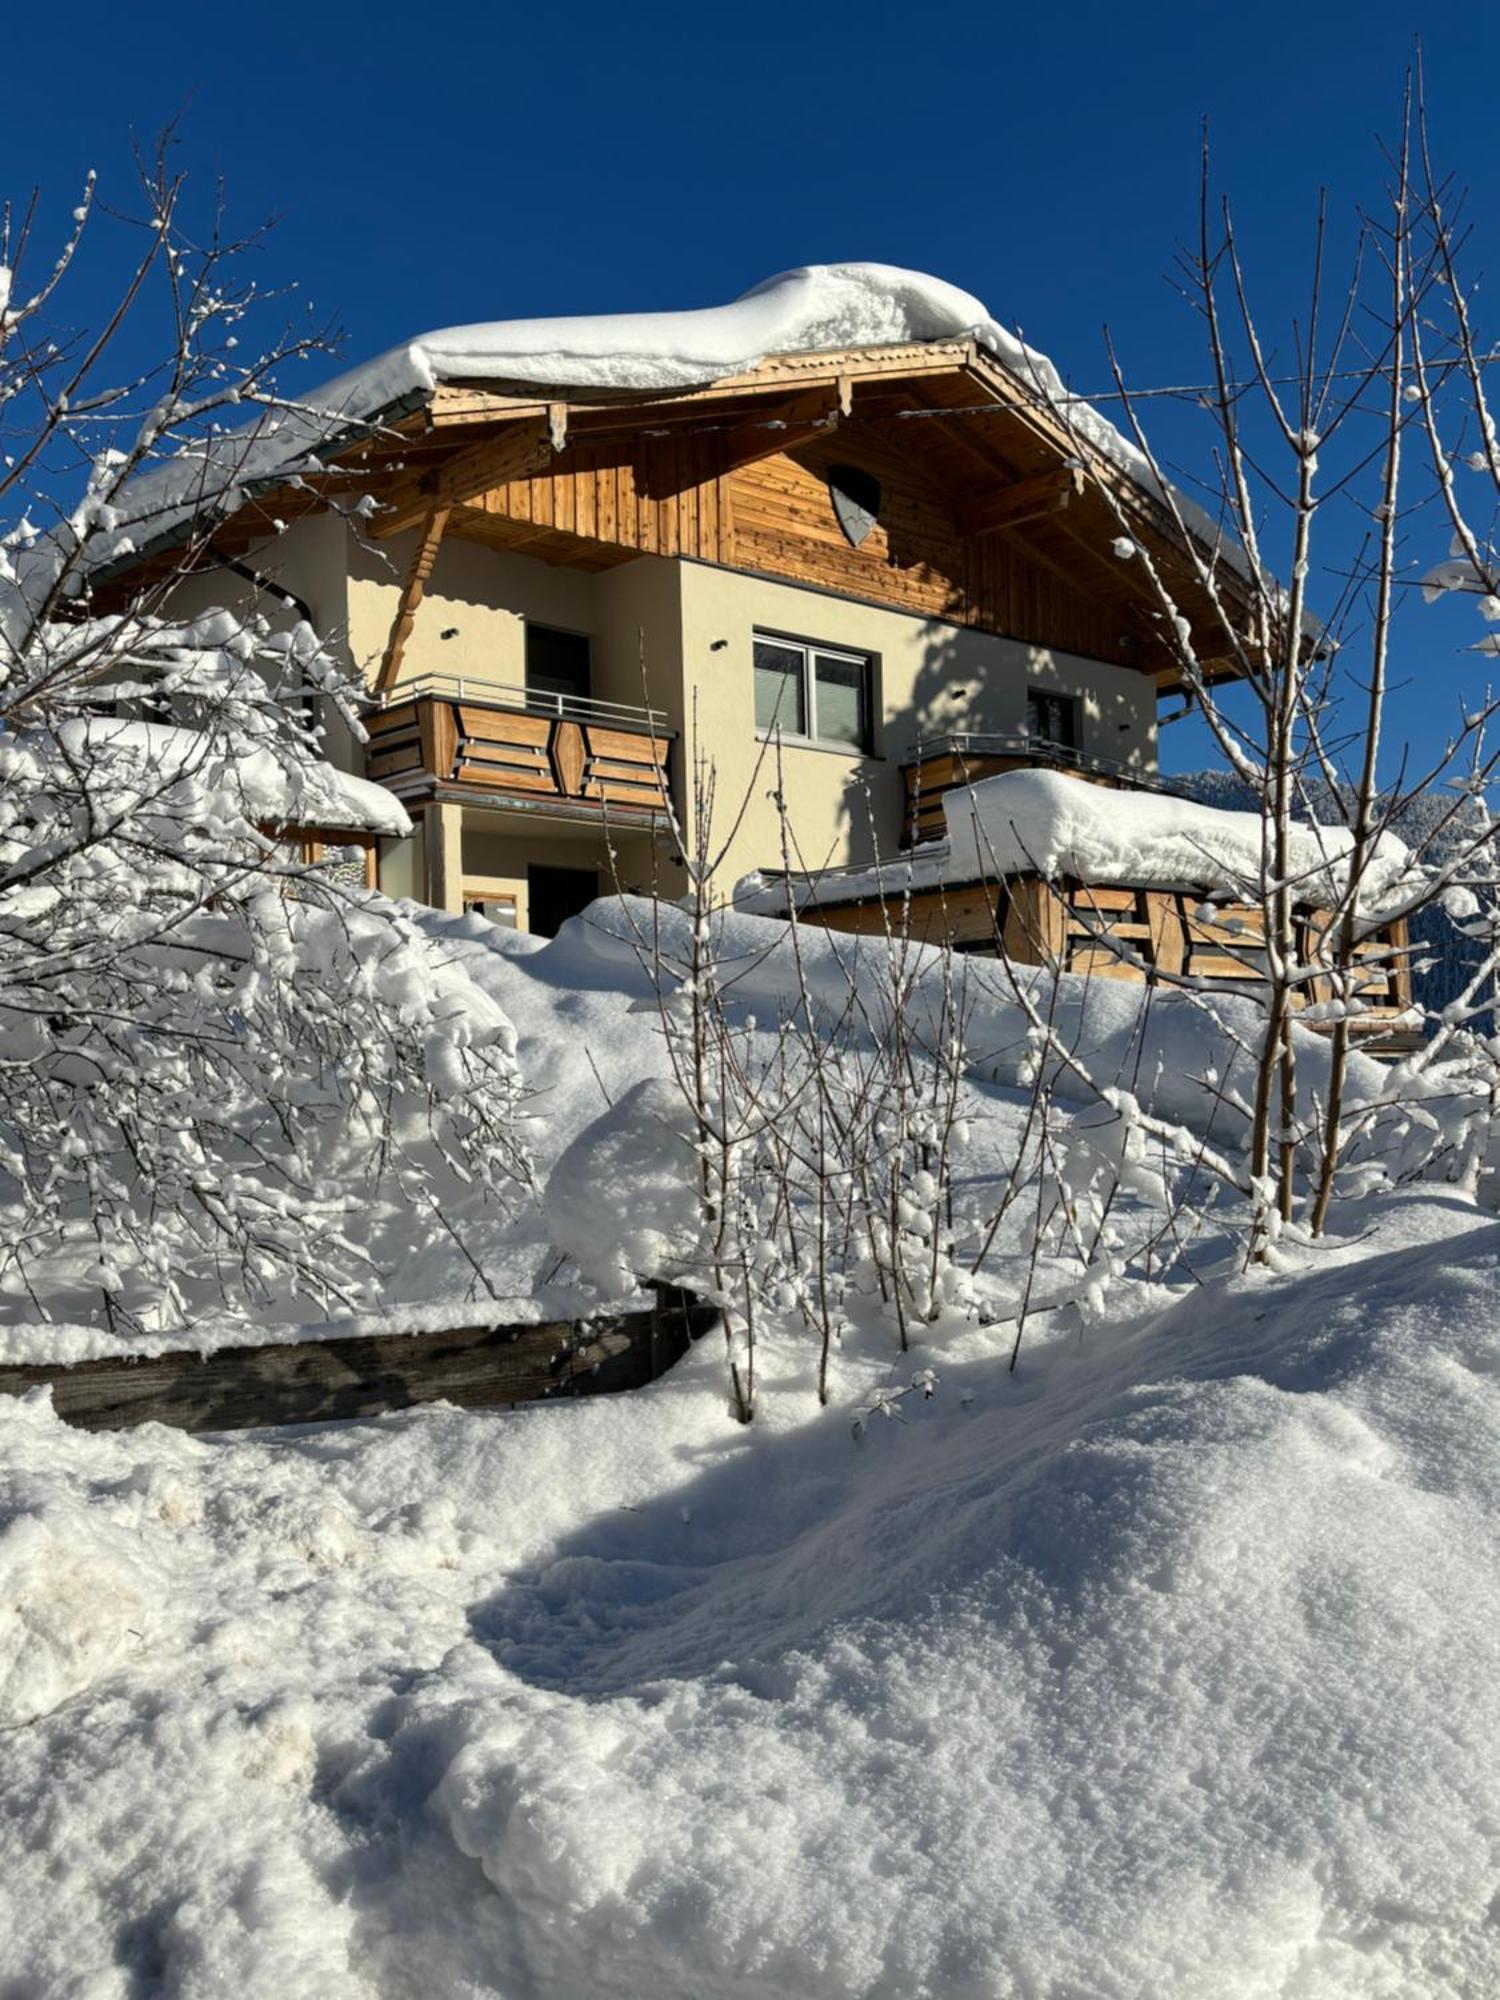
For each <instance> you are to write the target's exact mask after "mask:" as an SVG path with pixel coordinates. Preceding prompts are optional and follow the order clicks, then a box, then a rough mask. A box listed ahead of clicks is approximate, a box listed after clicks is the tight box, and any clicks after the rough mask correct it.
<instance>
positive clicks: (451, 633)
mask: <svg viewBox="0 0 1500 2000" xmlns="http://www.w3.org/2000/svg"><path fill="white" fill-rule="evenodd" d="M438 637H439V638H440V639H456V638H457V637H458V627H457V626H456V625H449V626H448V627H446V629H445V630H443V631H441V632H439V634H438Z"/></svg>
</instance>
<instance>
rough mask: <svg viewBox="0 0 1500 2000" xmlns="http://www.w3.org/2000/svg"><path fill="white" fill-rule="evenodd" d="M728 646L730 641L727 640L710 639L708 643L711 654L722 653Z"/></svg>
mask: <svg viewBox="0 0 1500 2000" xmlns="http://www.w3.org/2000/svg"><path fill="white" fill-rule="evenodd" d="M728 644H729V641H728V640H727V639H710V640H709V642H708V650H709V651H710V652H711V653H722V652H723V650H724V648H725V647H726V646H727V645H728Z"/></svg>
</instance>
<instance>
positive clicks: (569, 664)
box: [526, 619, 590, 707]
mask: <svg viewBox="0 0 1500 2000" xmlns="http://www.w3.org/2000/svg"><path fill="white" fill-rule="evenodd" d="M526 692H527V693H528V694H536V695H541V696H542V697H543V699H544V701H545V702H546V704H547V706H548V707H551V706H552V705H553V704H554V703H555V702H556V701H557V699H558V697H561V698H562V699H563V700H565V701H587V700H588V698H589V692H590V676H589V642H588V639H587V637H586V636H585V634H584V633H582V632H559V631H556V630H555V629H554V628H553V627H552V626H550V625H533V624H532V623H531V621H530V620H529V619H528V620H527V623H526Z"/></svg>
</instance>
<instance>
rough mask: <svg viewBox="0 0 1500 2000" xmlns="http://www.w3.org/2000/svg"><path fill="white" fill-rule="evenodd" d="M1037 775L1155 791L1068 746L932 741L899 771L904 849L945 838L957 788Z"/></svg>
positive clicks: (1026, 739) (1136, 776) (1132, 774)
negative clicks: (1003, 776)
mask: <svg viewBox="0 0 1500 2000" xmlns="http://www.w3.org/2000/svg"><path fill="white" fill-rule="evenodd" d="M1037 769H1041V770H1054V771H1066V772H1067V773H1068V775H1069V776H1070V777H1073V778H1082V779H1083V780H1084V781H1085V782H1086V783H1088V784H1093V785H1118V786H1122V787H1129V788H1130V789H1132V790H1139V789H1146V790H1155V789H1157V787H1156V786H1155V785H1154V784H1153V783H1152V780H1151V779H1150V778H1149V777H1147V776H1146V775H1145V774H1144V773H1142V772H1140V771H1136V770H1133V769H1131V767H1130V766H1128V765H1125V764H1112V763H1109V762H1108V761H1107V760H1106V759H1104V758H1102V757H1085V756H1083V755H1082V754H1081V753H1080V752H1079V751H1077V750H1072V749H1070V748H1069V747H1068V746H1067V744H1065V743H1050V742H1048V740H1047V739H1046V738H1045V737H1043V736H978V735H974V736H970V735H955V736H936V737H929V738H927V739H925V740H924V741H923V742H921V743H919V744H918V745H917V754H916V757H915V758H914V759H913V760H912V762H911V763H909V764H903V765H902V767H901V775H902V778H903V779H904V780H905V784H906V818H905V821H904V823H903V825H902V830H901V845H902V846H903V847H916V846H919V845H920V844H921V842H922V841H924V840H941V839H942V838H943V835H944V834H945V833H946V832H947V827H946V825H945V823H944V820H943V794H944V792H951V791H952V789H953V787H954V786H955V785H972V784H975V783H977V781H978V780H979V779H980V778H993V777H994V776H995V775H996V773H997V772H1000V771H1029V770H1037Z"/></svg>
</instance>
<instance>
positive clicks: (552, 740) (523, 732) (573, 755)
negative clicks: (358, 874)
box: [365, 674, 673, 825]
mask: <svg viewBox="0 0 1500 2000" xmlns="http://www.w3.org/2000/svg"><path fill="white" fill-rule="evenodd" d="M365 726H366V728H367V729H368V730H369V732H370V741H369V746H368V749H367V751H366V768H367V770H368V772H369V775H370V776H371V777H372V778H373V779H375V780H376V782H377V783H379V784H382V785H385V786H387V787H388V788H389V789H390V790H391V791H393V792H395V793H396V794H397V796H398V797H399V798H401V799H403V800H406V801H407V802H408V803H419V802H420V801H421V800H422V799H424V798H430V797H434V796H439V795H440V796H442V797H444V798H450V799H458V800H464V799H471V800H473V801H474V803H476V804H504V805H507V806H513V807H518V808H521V809H522V810H530V811H535V812H541V813H545V814H547V815H548V816H549V817H554V818H555V817H562V818H568V819H586V820H594V819H603V818H606V817H607V818H609V819H610V820H612V821H619V822H636V823H639V824H642V825H655V824H657V823H658V822H660V821H661V820H663V819H664V818H665V814H666V801H667V784H668V776H669V772H668V758H669V753H670V748H671V742H672V735H673V732H672V731H671V730H670V729H668V728H667V727H666V726H665V724H664V722H663V720H662V717H661V716H660V714H659V713H658V712H657V711H656V710H655V709H649V708H630V707H627V706H625V705H624V704H623V703H620V702H609V701H593V700H585V699H582V698H580V697H578V696H575V695H553V694H539V693H537V692H535V691H534V690H531V689H527V688H517V687H497V686H495V685H494V684H493V683H490V682H475V681H466V680H461V679H458V678H456V677H451V676H447V675H440V674H428V675H424V676H423V677H422V678H421V679H419V680H415V681H410V682H408V683H406V685H404V686H402V687H399V688H396V689H394V690H393V691H392V693H391V694H390V695H388V696H387V697H386V698H385V700H384V702H383V704H382V705H381V707H379V708H378V709H376V710H375V711H374V713H373V714H371V715H368V716H366V718H365Z"/></svg>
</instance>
